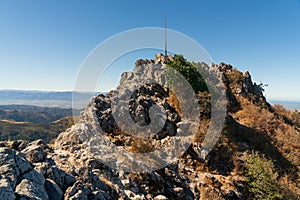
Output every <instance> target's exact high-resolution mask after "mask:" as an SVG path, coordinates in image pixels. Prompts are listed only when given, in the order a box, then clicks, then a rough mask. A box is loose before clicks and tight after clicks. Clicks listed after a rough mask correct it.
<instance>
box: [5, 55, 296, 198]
mask: <svg viewBox="0 0 300 200" xmlns="http://www.w3.org/2000/svg"><path fill="white" fill-rule="evenodd" d="M173 59H174V58H173V57H171V56H168V57H165V56H163V55H161V54H157V55H156V56H155V59H154V60H137V61H136V63H135V66H134V69H133V71H132V72H125V73H123V74H122V77H121V79H120V85H119V87H118V88H117V90H115V91H111V92H109V93H107V94H99V95H97V96H95V97H93V98H92V99H91V100H90V102H89V103H88V105H87V107H86V109H85V111H83V112H82V113H81V116H80V119H79V121H78V122H77V123H76V124H75V125H74V126H72V127H71V128H69V129H68V130H66V131H65V132H63V133H60V135H59V136H58V138H57V139H56V140H55V142H54V143H50V144H47V143H45V142H43V141H42V140H36V141H33V142H30V143H29V142H26V141H21V140H17V141H2V142H0V199H1V200H10V199H22V200H23V199H24V200H25V199H40V200H48V199H50V200H59V199H72V200H75V199H76V200H84V199H99V200H102V199H103V200H110V199H111V200H113V199H136V200H137V199H154V200H166V199H187V200H189V199H190V200H192V199H201V200H204V199H251V197H252V195H253V192H252V189H251V188H253V185H251V184H249V176H248V175H247V174H249V173H248V171H247V169H248V168H247V166H248V165H247V164H246V163H247V160H249V156H250V155H252V154H251V152H254V151H255V152H259V154H261V155H264V158H265V160H268V161H270V162H272V163H273V165H272V166H273V167H274V168H273V169H272V170H273V171H274V174H275V175H276V176H274V177H275V178H274V180H273V179H272V180H273V181H274V182H275V183H276V185H278V189H276V191H277V190H278V192H279V193H280V194H281V196H280V195H278V196H276V198H279V199H280V198H285V199H299V195H300V189H299V183H300V179H299V164H300V161H299V157H300V136H299V135H300V133H299V131H298V130H299V129H298V125H299V124H298V122H297V121H295V118H291V117H290V115H286V113H287V111H285V110H284V109H282V108H281V109H279V107H272V106H271V105H270V104H268V103H267V101H266V98H265V97H264V95H263V88H262V87H261V85H257V84H255V83H253V82H252V79H251V76H250V74H249V72H245V73H241V72H240V71H238V70H237V69H235V68H233V67H232V66H231V65H228V64H225V63H221V64H219V65H215V64H212V65H211V66H210V67H209V66H207V65H205V64H204V63H199V64H201V65H202V66H203V68H204V69H206V70H207V71H208V72H209V71H211V72H212V71H215V72H218V73H222V74H223V76H222V77H221V78H220V80H222V83H223V84H224V87H225V88H224V89H225V91H226V96H227V100H228V102H227V104H226V108H227V112H226V116H225V119H224V127H223V130H222V134H221V135H220V138H218V140H217V142H216V144H215V145H213V149H212V150H211V151H209V152H207V153H206V154H205V156H204V157H203V156H201V151H202V150H203V148H202V145H203V141H204V140H205V139H204V138H205V133H206V131H207V130H208V129H209V124H210V116H211V115H212V113H211V112H212V110H211V104H212V99H211V94H210V93H209V92H208V91H207V92H205V91H204V92H199V94H194V96H192V97H193V98H195V99H196V100H197V104H196V105H197V106H199V113H198V116H197V118H199V120H200V121H197V120H195V121H194V120H191V121H187V120H186V119H185V118H184V115H183V113H184V112H185V111H184V107H185V106H182V105H181V106H180V103H179V102H180V98H176V96H175V95H174V94H173V93H172V92H171V91H170V90H169V89H168V87H167V83H166V79H165V76H161V70H164V69H167V68H168V63H170V62H172V60H173ZM144 77H148V78H149V80H150V79H151V80H156V83H154V82H153V81H152V82H149V81H148V82H147V79H145V78H144ZM130 91H134V92H133V93H132V92H130ZM210 92H211V91H210ZM191 99H192V98H191ZM185 103H186V102H185ZM189 108H190V107H188V106H187V110H188V109H189ZM126 111H127V112H126ZM128 117H129V118H130V119H131V120H132V121H131V122H127V121H126V120H124V119H128ZM122 120H123V122H124V123H125V124H126V125H124V124H122V123H120V122H122ZM192 122H193V123H198V124H197V125H198V126H197V129H193V130H192V131H193V132H194V133H195V134H194V135H193V138H191V139H190V140H189V142H190V144H191V145H190V146H187V148H186V150H185V151H184V152H182V154H180V155H179V156H178V158H177V159H174V160H172V158H173V157H172V156H174V155H176V152H175V153H174V150H172V149H171V148H170V149H168V148H169V147H170V144H174V143H172V142H174V141H175V142H176V141H177V140H176V139H174V138H176V137H179V136H180V135H181V134H184V133H182V132H185V131H183V130H185V129H184V127H186V126H190V125H191V124H192ZM127 123H133V124H137V125H138V126H137V127H138V128H139V127H144V126H147V125H149V124H151V123H152V124H156V125H157V127H156V126H153V127H151V128H153V129H151V130H158V131H157V132H155V134H151V133H150V134H148V135H147V130H143V131H142V133H143V134H142V135H141V134H140V133H141V132H140V131H139V129H137V128H133V127H132V126H128V125H127ZM135 127H136V126H135ZM99 132H100V133H101V134H98V133H99ZM145 135H146V136H145ZM175 144H177V143H175ZM105 145H106V146H110V147H111V148H110V149H114V151H109V150H106V148H107V147H105ZM93 147H94V148H93ZM95 147H96V149H95ZM102 148H103V149H102ZM176 148H177V149H180V148H181V147H180V146H176ZM173 149H174V148H173ZM102 150H103V151H102ZM115 151H119V152H121V153H120V154H116V153H115ZM154 151H158V152H173V153H174V154H173V153H170V154H168V153H164V154H163V153H161V155H160V154H159V155H160V156H162V154H163V155H164V156H163V157H164V158H167V159H165V160H164V161H166V162H168V161H170V163H167V164H166V165H162V167H157V168H155V166H156V165H161V164H162V163H161V162H157V160H156V159H155V158H156V157H154V158H153V157H151V158H153V159H149V158H147V159H145V160H144V163H143V162H141V163H138V162H133V161H130V160H132V159H141V160H142V158H141V157H143V155H144V156H147V155H148V154H149V153H151V152H154ZM101 152H102V153H101ZM103 152H105V153H103ZM122 152H129V153H128V154H125V153H123V154H122ZM109 153H110V154H109ZM120 155H122V156H124V157H120ZM135 155H138V157H134V156H135ZM118 156H119V157H118ZM158 157H159V156H158ZM158 157H157V158H158ZM122 158H123V160H122ZM158 159H159V158H158ZM120 160H121V161H122V162H121V161H120ZM103 161H104V162H103ZM173 161H174V162H173ZM120 162H121V164H119V163H120ZM132 163H134V164H136V165H135V166H134V165H131V164H132ZM124 166H129V167H124ZM149 166H150V168H152V167H154V168H155V170H153V171H151V170H146V171H145V172H142V171H140V170H139V169H149ZM134 167H136V171H134V170H132V169H134ZM272 170H269V171H272ZM251 180H252V179H251ZM252 181H254V179H253V180H252ZM262 189H263V188H262ZM272 191H273V190H272ZM274 191H275V189H274ZM276 198H275V197H274V198H273V199H276Z"/></svg>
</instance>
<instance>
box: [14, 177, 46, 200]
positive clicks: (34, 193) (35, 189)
mask: <svg viewBox="0 0 300 200" xmlns="http://www.w3.org/2000/svg"><path fill="white" fill-rule="evenodd" d="M15 192H16V194H17V195H18V196H19V197H20V199H33V200H48V199H49V197H48V194H47V192H46V190H45V187H44V184H41V183H38V182H35V181H30V180H28V179H23V180H22V181H21V182H20V183H19V184H18V185H17V187H16V191H15Z"/></svg>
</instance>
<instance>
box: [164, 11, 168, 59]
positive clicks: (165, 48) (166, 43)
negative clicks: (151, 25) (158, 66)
mask: <svg viewBox="0 0 300 200" xmlns="http://www.w3.org/2000/svg"><path fill="white" fill-rule="evenodd" d="M167 54H168V53H167V14H165V56H166V57H167Z"/></svg>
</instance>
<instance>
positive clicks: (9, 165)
mask: <svg viewBox="0 0 300 200" xmlns="http://www.w3.org/2000/svg"><path fill="white" fill-rule="evenodd" d="M15 158H16V152H15V151H14V150H12V149H8V148H5V147H4V148H3V147H1V148H0V179H7V181H8V182H9V184H10V187H11V188H15V186H16V183H17V178H18V176H19V175H20V171H19V169H18V167H17V165H16V161H15Z"/></svg>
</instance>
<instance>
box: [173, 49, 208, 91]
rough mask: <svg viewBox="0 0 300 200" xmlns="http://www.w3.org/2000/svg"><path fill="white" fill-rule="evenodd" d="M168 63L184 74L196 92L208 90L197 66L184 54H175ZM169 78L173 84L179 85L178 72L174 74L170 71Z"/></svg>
mask: <svg viewBox="0 0 300 200" xmlns="http://www.w3.org/2000/svg"><path fill="white" fill-rule="evenodd" d="M167 65H168V66H169V67H172V68H173V69H175V70H176V71H177V72H179V73H180V74H181V75H182V76H184V77H185V79H186V80H187V81H188V82H189V83H190V85H191V87H192V88H193V89H194V91H195V92H196V93H199V92H204V91H208V88H207V86H206V83H205V81H204V80H203V78H202V77H201V75H200V74H199V72H198V70H197V68H196V66H195V65H193V64H192V63H190V62H188V61H187V60H186V59H185V58H184V57H183V56H182V55H174V57H173V59H172V60H170V61H169V62H168V63H167ZM167 80H168V83H170V84H171V85H172V84H176V85H177V86H178V84H179V83H178V80H177V79H176V74H172V73H171V72H170V71H169V73H168V74H167Z"/></svg>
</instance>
